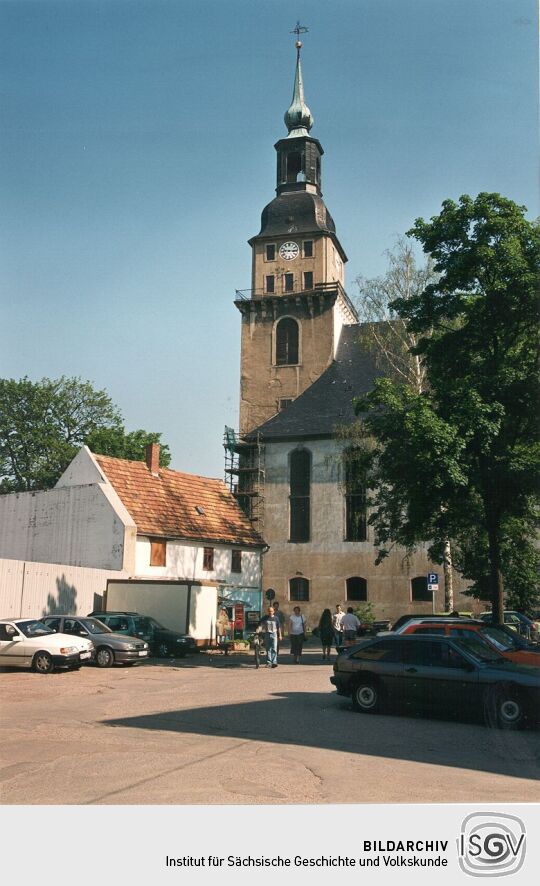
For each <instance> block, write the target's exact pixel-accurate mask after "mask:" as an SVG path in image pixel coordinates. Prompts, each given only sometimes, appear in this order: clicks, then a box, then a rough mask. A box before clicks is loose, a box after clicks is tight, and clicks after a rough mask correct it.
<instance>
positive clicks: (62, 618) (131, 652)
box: [43, 615, 148, 668]
mask: <svg viewBox="0 0 540 886" xmlns="http://www.w3.org/2000/svg"><path fill="white" fill-rule="evenodd" d="M43 623H44V624H46V625H47V626H48V627H49V628H51V629H52V630H53V631H55V632H57V633H62V634H70V635H73V636H75V637H88V639H89V640H91V641H92V643H93V644H94V654H93V656H92V660H93V661H95V663H96V664H97V666H98V668H110V667H112V665H113V664H131V665H132V664H136V663H139V662H141V661H144V660H145V659H146V658H148V643H146V641H145V640H141V639H140V637H129V636H126V635H125V634H115V633H113V631H111V629H110V628H108V627H107V625H105V624H103V622H101V621H98V619H97V618H80V617H79V616H76V615H47V616H46V617H45V618H44V619H43Z"/></svg>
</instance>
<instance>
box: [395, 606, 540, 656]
mask: <svg viewBox="0 0 540 886" xmlns="http://www.w3.org/2000/svg"><path fill="white" fill-rule="evenodd" d="M400 633H401V634H422V635H423V636H425V635H426V634H431V635H439V636H442V637H455V638H457V639H462V640H467V639H468V638H469V637H470V635H471V633H472V634H473V635H474V636H475V637H478V638H480V639H481V640H483V641H484V642H485V643H486V644H487V646H488V647H489V648H491V649H493V650H495V652H498V653H499V654H500V655H502V656H503V658H507V659H508V660H509V661H513V662H515V664H521V665H529V666H531V667H535V668H540V646H538V645H536V646H533V645H531V644H530V643H527V642H526V641H525V640H523V639H522V638H521V637H520V636H519V635H518V634H516V633H515V631H511V630H510V629H509V628H507V627H505V626H504V625H494V624H486V623H485V621H479V620H477V621H475V620H473V619H467V618H461V619H457V618H456V619H452V620H450V619H448V620H447V621H432V620H431V619H429V620H428V619H419V620H416V619H415V620H414V621H409V622H407V623H406V624H405V625H403V627H402V628H400Z"/></svg>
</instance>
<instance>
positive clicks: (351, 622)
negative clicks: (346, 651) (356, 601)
mask: <svg viewBox="0 0 540 886" xmlns="http://www.w3.org/2000/svg"><path fill="white" fill-rule="evenodd" d="M359 627H360V622H359V620H358V619H357V617H356V615H355V614H354V611H353V608H352V606H348V607H347V612H346V613H345V615H344V616H343V618H342V619H341V628H342V630H343V640H344V644H345V646H352V645H353V643H355V642H356V637H357V631H358V628H359Z"/></svg>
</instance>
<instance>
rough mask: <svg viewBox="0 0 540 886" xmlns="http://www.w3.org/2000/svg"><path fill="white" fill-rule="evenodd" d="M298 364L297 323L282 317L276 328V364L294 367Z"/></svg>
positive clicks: (289, 318)
mask: <svg viewBox="0 0 540 886" xmlns="http://www.w3.org/2000/svg"><path fill="white" fill-rule="evenodd" d="M297 363H298V323H297V322H296V320H293V318H292V317H283V319H282V320H280V321H279V322H278V324H277V326H276V364H277V365H278V366H295V365H296V364H297Z"/></svg>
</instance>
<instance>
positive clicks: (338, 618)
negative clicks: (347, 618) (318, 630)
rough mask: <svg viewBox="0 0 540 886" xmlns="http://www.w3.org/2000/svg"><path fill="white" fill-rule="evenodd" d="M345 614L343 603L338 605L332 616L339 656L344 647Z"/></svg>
mask: <svg viewBox="0 0 540 886" xmlns="http://www.w3.org/2000/svg"><path fill="white" fill-rule="evenodd" d="M344 615H345V613H344V612H343V609H342V608H341V603H336V611H335V612H334V614H333V616H332V627H333V628H334V638H335V644H336V652H337V654H338V655H339V650H340V648H341V647H342V646H343V627H342V624H341V623H342V621H343V616H344Z"/></svg>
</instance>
